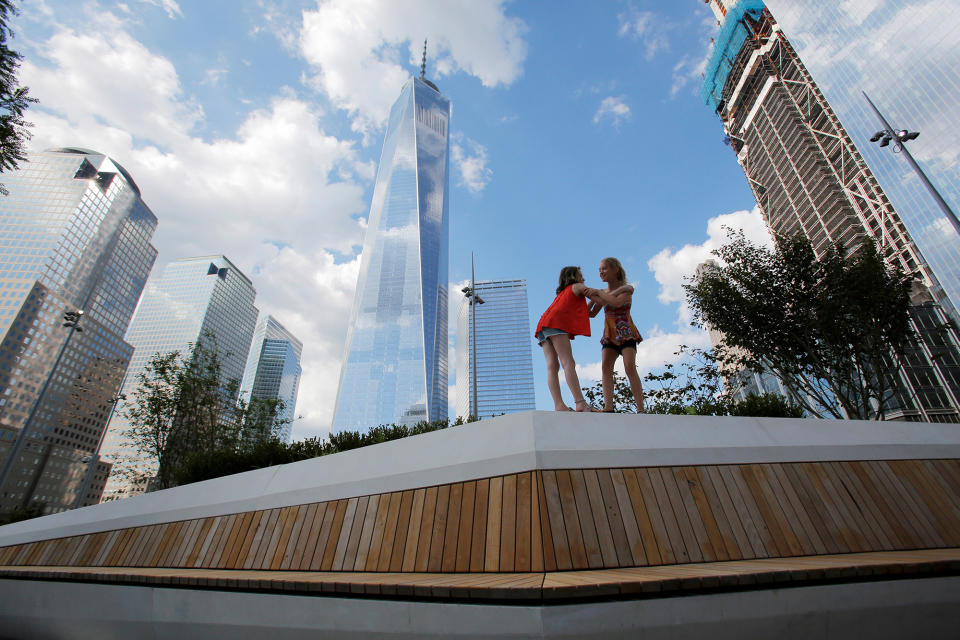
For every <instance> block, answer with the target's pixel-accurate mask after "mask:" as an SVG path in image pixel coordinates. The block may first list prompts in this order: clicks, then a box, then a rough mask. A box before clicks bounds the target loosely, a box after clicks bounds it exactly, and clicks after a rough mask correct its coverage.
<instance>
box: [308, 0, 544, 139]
mask: <svg viewBox="0 0 960 640" xmlns="http://www.w3.org/2000/svg"><path fill="white" fill-rule="evenodd" d="M525 32H526V25H525V24H524V23H523V21H521V20H519V19H517V18H510V17H507V16H506V15H505V14H504V7H503V2H502V1H501V0H486V1H480V0H446V1H444V2H429V1H428V0H409V1H407V2H395V1H392V0H330V1H329V2H325V3H322V4H319V5H318V7H317V8H316V10H313V11H304V13H303V29H302V31H301V33H300V48H301V52H302V54H303V56H304V58H305V59H306V60H307V61H308V62H309V63H310V64H312V65H314V67H315V68H316V70H317V72H316V74H315V75H314V77H313V78H312V82H313V84H314V86H316V87H317V88H318V89H320V90H322V91H323V92H324V93H326V94H327V96H329V97H330V99H331V101H332V102H333V103H334V104H335V105H336V106H337V107H339V108H341V109H345V110H346V111H348V112H349V113H350V114H351V115H352V116H353V127H354V129H355V130H357V131H362V132H366V131H369V130H370V129H375V128H377V127H379V126H380V125H381V124H382V123H383V122H384V121H385V120H386V117H387V113H388V110H389V108H390V105H391V104H392V103H393V101H394V100H395V99H396V97H397V93H398V91H399V90H400V87H401V86H402V84H403V82H404V81H405V80H406V79H407V78H408V77H409V76H410V72H411V70H412V68H416V67H418V66H419V65H420V57H421V54H422V50H423V40H424V38H427V39H428V40H429V43H430V44H429V52H428V60H427V64H428V69H427V75H428V76H429V77H431V78H434V79H439V78H442V77H443V76H445V75H449V74H452V73H455V72H457V71H463V72H465V73H467V74H470V75H472V76H475V77H477V78H479V79H480V81H481V82H482V83H483V85H484V86H487V87H494V86H497V85H501V84H505V85H509V84H511V83H512V82H514V81H515V80H516V79H517V78H519V77H520V74H521V71H522V64H523V61H524V59H525V58H526V55H527V45H526V42H525V41H524V39H523V35H524V33H525Z"/></svg>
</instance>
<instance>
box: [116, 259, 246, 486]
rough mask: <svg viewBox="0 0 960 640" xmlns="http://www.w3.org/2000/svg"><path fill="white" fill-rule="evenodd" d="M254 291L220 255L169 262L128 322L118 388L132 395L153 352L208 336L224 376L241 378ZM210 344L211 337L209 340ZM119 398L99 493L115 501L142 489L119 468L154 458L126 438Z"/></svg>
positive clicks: (141, 465) (148, 463)
mask: <svg viewBox="0 0 960 640" xmlns="http://www.w3.org/2000/svg"><path fill="white" fill-rule="evenodd" d="M255 297H256V290H255V289H254V288H253V284H252V283H251V282H250V280H249V279H248V278H247V277H246V276H245V275H244V274H243V273H242V272H241V271H240V270H239V269H237V267H236V266H235V265H234V264H233V263H232V262H230V260H229V259H228V258H226V257H225V256H202V257H198V258H187V259H184V260H178V261H176V262H171V263H170V264H168V265H167V267H166V268H165V269H164V270H163V273H162V274H161V275H160V276H159V277H154V278H152V279H151V280H150V282H149V283H148V284H147V288H146V292H145V293H144V295H143V301H142V302H141V303H140V307H139V308H138V309H137V312H136V315H135V316H134V318H133V320H132V322H131V323H130V330H129V331H128V332H127V340H128V341H129V342H130V344H132V345H133V347H134V349H135V351H134V353H133V358H132V359H131V361H130V368H129V370H128V371H127V375H126V378H124V381H123V388H122V391H121V393H123V394H124V395H126V396H128V397H130V398H132V397H133V392H134V390H135V389H136V387H137V384H138V375H139V374H140V373H142V372H143V371H144V369H145V367H146V366H147V364H148V363H149V362H150V360H151V359H152V358H153V357H154V356H155V355H156V354H158V353H161V354H166V353H170V352H171V351H179V352H181V353H186V352H187V351H188V350H189V349H190V344H191V343H196V342H198V341H200V340H201V339H204V340H205V339H206V336H208V335H211V334H212V335H213V337H214V338H215V344H216V348H217V352H218V353H219V357H220V363H221V367H222V369H221V370H222V375H223V378H224V379H225V380H229V379H233V378H235V379H237V380H241V379H242V376H243V369H244V365H245V363H246V355H247V353H248V351H249V350H250V340H251V338H252V337H253V329H254V326H255V325H256V322H257V315H258V314H257V308H256V307H255V306H254V304H253V303H254V298H255ZM207 344H208V345H209V344H210V342H209V341H208V342H207ZM123 406H124V404H123V401H121V402H120V403H119V406H118V409H119V410H118V411H117V412H116V413H115V414H114V416H113V417H112V419H111V420H110V425H109V429H108V431H107V435H106V437H105V439H104V442H103V448H102V453H103V456H104V457H105V458H107V459H109V460H112V461H114V462H115V463H116V464H115V465H114V466H115V469H114V472H113V473H111V475H110V478H109V480H108V482H107V487H106V489H105V490H104V493H103V499H104V500H114V499H117V498H122V497H128V496H130V495H134V494H136V493H140V492H142V490H143V489H144V488H145V487H141V486H134V485H132V484H131V483H130V482H129V481H128V480H126V479H124V477H123V476H122V475H121V474H120V473H119V472H120V471H121V467H125V466H131V467H136V468H138V469H140V470H141V471H149V470H150V469H151V468H152V466H153V464H154V461H152V460H149V459H146V458H144V457H142V456H140V455H138V454H137V452H136V451H134V450H133V449H132V448H131V447H130V446H129V445H128V444H127V442H126V440H125V438H124V432H125V431H126V430H127V429H129V427H130V425H129V423H128V421H127V420H126V419H125V418H124V417H123V415H122V409H123Z"/></svg>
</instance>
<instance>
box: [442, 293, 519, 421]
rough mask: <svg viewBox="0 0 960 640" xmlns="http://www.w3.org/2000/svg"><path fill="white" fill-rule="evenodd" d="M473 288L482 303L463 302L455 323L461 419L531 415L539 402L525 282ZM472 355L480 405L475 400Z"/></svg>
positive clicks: (458, 404) (459, 412)
mask: <svg viewBox="0 0 960 640" xmlns="http://www.w3.org/2000/svg"><path fill="white" fill-rule="evenodd" d="M474 288H475V291H476V293H477V295H478V296H479V297H480V299H481V300H483V304H476V305H471V304H470V301H469V299H467V298H464V299H463V301H462V302H461V303H460V312H459V317H458V321H457V416H463V417H467V416H471V415H473V416H477V417H479V418H488V417H490V416H498V415H500V414H503V413H516V412H518V411H533V410H534V409H536V398H535V397H534V390H533V355H532V348H531V344H532V335H533V333H532V331H531V330H530V310H529V307H528V305H527V281H526V280H490V281H486V282H476V283H475V285H474ZM474 315H475V316H476V324H474ZM474 331H475V332H476V333H475V334H474ZM474 338H476V343H474ZM474 356H475V357H476V363H477V366H476V381H477V394H476V395H477V400H476V403H477V406H474V401H473V365H472V362H471V361H472V359H473V358H474Z"/></svg>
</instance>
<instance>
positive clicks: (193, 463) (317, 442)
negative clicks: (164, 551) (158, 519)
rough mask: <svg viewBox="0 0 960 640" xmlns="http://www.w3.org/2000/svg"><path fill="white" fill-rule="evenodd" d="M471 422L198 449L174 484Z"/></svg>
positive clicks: (390, 427)
mask: <svg viewBox="0 0 960 640" xmlns="http://www.w3.org/2000/svg"><path fill="white" fill-rule="evenodd" d="M475 421H476V418H468V419H466V420H464V419H463V418H457V420H456V421H455V422H452V423H451V422H450V421H448V420H438V421H436V422H419V423H417V424H415V425H413V426H407V425H402V424H400V425H398V424H390V425H381V426H379V427H374V428H373V429H370V430H369V431H367V432H366V433H360V432H359V431H341V432H339V433H331V434H330V435H329V436H328V437H327V438H307V439H305V440H299V441H297V442H291V443H286V442H283V441H281V440H278V439H277V438H268V439H265V440H261V441H259V442H256V443H255V444H253V445H252V446H249V447H245V448H236V447H227V448H223V449H218V450H215V451H198V452H195V453H192V454H191V455H189V456H188V457H187V459H186V460H185V461H184V463H183V464H182V465H180V466H179V467H178V469H177V472H176V475H175V483H176V484H177V485H184V484H190V483H192V482H200V481H201V480H209V479H211V478H219V477H221V476H227V475H231V474H234V473H243V472H244V471H253V470H254V469H263V468H265V467H272V466H275V465H278V464H289V463H291V462H299V461H300V460H309V459H311V458H317V457H319V456H326V455H330V454H333V453H340V452H342V451H349V450H351V449H359V448H360V447H369V446H370V445H374V444H380V443H381V442H388V441H390V440H399V439H400V438H406V437H408V436H415V435H418V434H421V433H429V432H431V431H439V430H441V429H447V428H449V427H456V426H459V425H462V424H466V423H468V422H475Z"/></svg>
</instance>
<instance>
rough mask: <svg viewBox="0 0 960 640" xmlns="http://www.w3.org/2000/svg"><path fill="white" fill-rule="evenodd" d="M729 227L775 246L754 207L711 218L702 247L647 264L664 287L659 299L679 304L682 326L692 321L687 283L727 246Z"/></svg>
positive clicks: (668, 252)
mask: <svg viewBox="0 0 960 640" xmlns="http://www.w3.org/2000/svg"><path fill="white" fill-rule="evenodd" d="M726 228H729V229H733V230H743V232H744V235H745V236H746V237H747V239H749V240H751V241H752V242H754V243H756V244H760V245H764V246H772V242H773V241H772V239H771V237H770V233H769V231H767V227H766V224H765V223H764V222H763V217H762V216H761V215H760V210H759V209H757V208H754V209H753V210H752V211H736V212H734V213H727V214H723V215H719V216H715V217H713V218H710V220H709V221H708V222H707V239H706V240H704V241H703V242H702V243H701V244H687V245H684V246H683V247H681V248H680V249H677V250H676V251H674V250H672V249H669V248H667V249H663V250H662V251H660V252H659V253H657V255H655V256H653V257H652V258H650V260H649V261H648V262H647V266H648V267H650V270H651V271H653V275H654V278H656V280H657V282H658V283H659V284H660V293H659V294H658V295H657V299H658V300H660V302H663V303H664V304H674V303H679V306H678V322H679V323H680V324H681V325H686V324H689V322H690V312H689V310H688V309H687V306H686V303H685V300H686V296H685V294H684V291H683V284H684V283H685V282H686V281H687V279H689V278H690V277H691V276H693V274H694V272H695V271H696V269H697V265H699V264H700V263H702V262H704V261H705V260H708V259H710V258H713V257H714V256H712V255H711V252H712V251H713V250H714V249H717V248H719V247H720V246H721V245H723V244H725V243H726V241H727V231H726Z"/></svg>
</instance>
